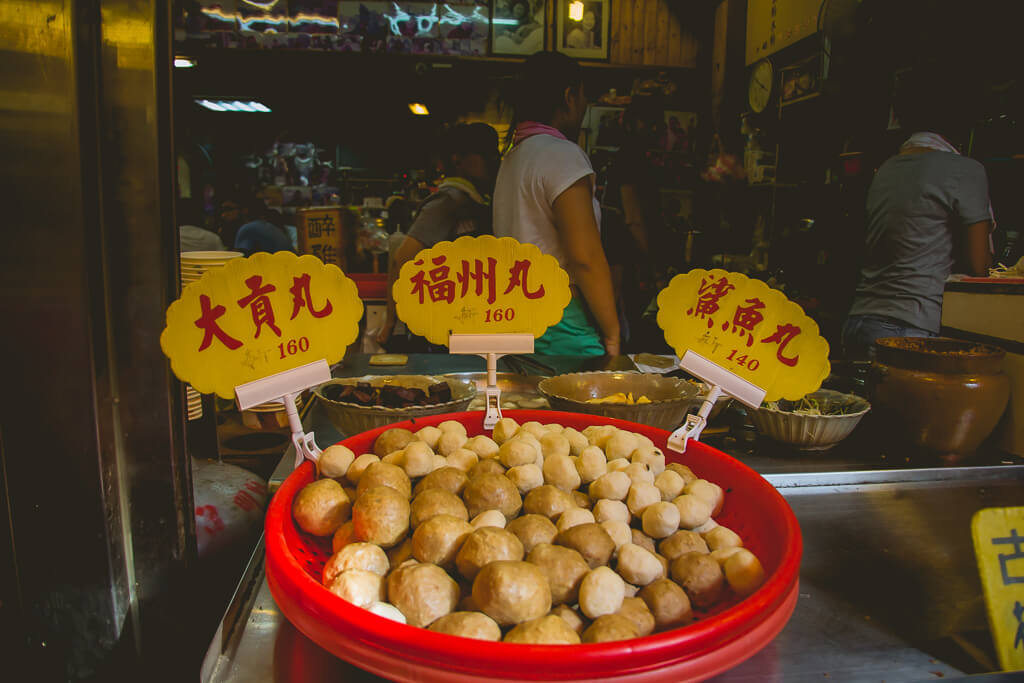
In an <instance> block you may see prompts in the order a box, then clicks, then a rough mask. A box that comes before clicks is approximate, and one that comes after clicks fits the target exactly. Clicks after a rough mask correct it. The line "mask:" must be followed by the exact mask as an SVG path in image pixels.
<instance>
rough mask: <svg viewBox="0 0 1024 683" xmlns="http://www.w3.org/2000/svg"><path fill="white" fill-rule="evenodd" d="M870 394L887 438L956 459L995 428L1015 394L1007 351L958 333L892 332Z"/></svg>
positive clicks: (881, 343)
mask: <svg viewBox="0 0 1024 683" xmlns="http://www.w3.org/2000/svg"><path fill="white" fill-rule="evenodd" d="M875 344H876V346H877V356H876V358H875V362H874V363H873V364H872V367H871V370H870V372H869V376H868V394H869V396H870V399H871V404H872V407H873V408H874V411H875V414H876V416H877V419H878V421H879V422H882V423H883V425H882V426H883V429H882V430H881V431H880V432H879V433H880V434H885V435H886V437H884V438H886V439H889V438H890V437H892V438H893V439H894V440H895V441H899V442H902V443H904V444H909V445H912V446H915V447H917V448H918V449H920V450H921V451H923V452H924V453H926V454H929V455H934V456H938V457H940V458H942V459H944V460H947V461H954V462H955V461H958V460H962V459H964V458H965V457H967V456H969V455H971V454H972V453H974V451H976V450H977V448H978V446H980V445H981V443H982V441H984V440H985V438H986V437H987V436H988V435H989V434H990V433H991V432H992V430H993V429H995V426H996V424H997V423H998V422H999V418H1000V417H1001V416H1002V414H1003V410H1005V409H1006V403H1007V401H1008V400H1009V397H1010V380H1009V378H1008V377H1007V375H1006V374H1005V373H1004V372H1003V368H1002V366H1003V357H1004V356H1005V355H1006V354H1005V352H1004V351H1003V350H1002V349H1000V348H997V347H995V346H988V345H985V344H976V343H973V342H969V341H962V340H958V339H946V338H942V337H937V338H919V337H887V338H883V339H879V340H877V341H876V342H875Z"/></svg>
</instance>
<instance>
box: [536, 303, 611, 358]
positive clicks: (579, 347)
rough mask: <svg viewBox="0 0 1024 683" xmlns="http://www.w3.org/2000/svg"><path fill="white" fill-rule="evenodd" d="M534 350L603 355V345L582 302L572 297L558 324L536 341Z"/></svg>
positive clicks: (553, 353)
mask: <svg viewBox="0 0 1024 683" xmlns="http://www.w3.org/2000/svg"><path fill="white" fill-rule="evenodd" d="M534 352H535V353H539V354H542V355H545V356H603V355H604V345H603V344H602V343H601V336H600V335H599V334H598V333H597V330H595V329H594V326H593V325H591V324H590V320H589V319H588V317H587V310H586V308H585V307H584V305H583V302H582V301H581V300H580V299H578V298H577V297H573V298H572V301H570V302H569V305H568V306H566V307H565V311H564V312H563V313H562V319H561V320H560V321H559V322H558V324H556V325H553V326H551V327H549V328H548V331H547V332H545V333H544V336H543V337H541V338H540V339H538V340H537V341H536V343H535V344H534Z"/></svg>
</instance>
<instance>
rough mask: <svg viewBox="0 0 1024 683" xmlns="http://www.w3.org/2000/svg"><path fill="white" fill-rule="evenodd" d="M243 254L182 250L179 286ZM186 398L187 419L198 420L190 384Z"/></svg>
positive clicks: (200, 409) (199, 413)
mask: <svg viewBox="0 0 1024 683" xmlns="http://www.w3.org/2000/svg"><path fill="white" fill-rule="evenodd" d="M241 256H244V254H242V253H241V252H238V251H183V252H182V253H181V288H182V289H184V288H185V287H187V286H188V285H190V284H191V283H193V282H197V281H198V280H199V279H200V278H201V277H203V274H204V273H206V271H208V270H213V269H215V268H221V267H223V266H224V264H225V263H227V262H228V261H230V260H231V259H235V258H239V257H241ZM185 396H186V397H187V398H188V419H189V421H192V420H198V419H199V418H201V417H202V416H203V404H202V397H201V396H200V395H199V392H197V391H196V390H195V389H193V388H192V386H191V385H185Z"/></svg>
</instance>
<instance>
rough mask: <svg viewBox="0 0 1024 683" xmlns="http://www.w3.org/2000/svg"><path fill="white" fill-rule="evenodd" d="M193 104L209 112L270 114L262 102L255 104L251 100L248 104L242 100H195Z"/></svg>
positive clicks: (268, 108)
mask: <svg viewBox="0 0 1024 683" xmlns="http://www.w3.org/2000/svg"><path fill="white" fill-rule="evenodd" d="M195 102H196V104H198V105H199V106H200V107H203V108H204V109H209V110H210V111H237V112H247V113H250V114H269V113H270V107H268V106H267V105H265V104H263V103H262V102H256V101H253V100H250V101H248V102H243V101H242V100H208V99H201V100H196V101H195Z"/></svg>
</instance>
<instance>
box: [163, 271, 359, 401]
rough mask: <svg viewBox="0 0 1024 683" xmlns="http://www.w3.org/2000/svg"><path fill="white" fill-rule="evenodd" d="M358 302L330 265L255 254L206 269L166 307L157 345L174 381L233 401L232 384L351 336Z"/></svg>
mask: <svg viewBox="0 0 1024 683" xmlns="http://www.w3.org/2000/svg"><path fill="white" fill-rule="evenodd" d="M362 317H363V302H362V301H361V300H360V299H359V291H358V289H357V288H356V284H355V283H354V282H353V281H352V280H351V279H349V278H348V277H346V276H345V274H344V273H342V272H341V269H340V268H338V267H337V266H334V265H325V264H324V263H323V261H321V260H320V259H318V258H316V257H315V256H308V255H307V256H296V255H295V254H293V253H291V252H279V253H276V254H265V253H259V254H254V255H253V256H250V257H249V258H244V259H243V258H238V259H232V260H231V261H228V262H227V263H226V264H225V265H224V266H223V267H222V268H218V269H216V270H211V271H208V272H207V273H206V274H205V275H203V277H202V279H200V280H199V281H197V282H193V283H192V284H190V285H189V286H188V287H186V288H185V290H184V291H183V292H182V293H181V298H179V299H178V300H177V301H175V302H174V303H172V304H171V305H170V307H169V308H168V309H167V327H165V328H164V331H163V333H162V334H161V335H160V348H162V349H163V352H164V355H166V356H167V357H168V358H170V359H171V369H172V370H173V371H174V374H175V375H177V377H178V379H180V380H181V381H183V382H188V383H190V384H191V385H192V386H193V387H194V388H195V389H196V391H198V392H200V393H204V394H208V393H216V394H217V395H218V396H220V397H222V398H234V395H235V387H236V386H238V385H240V384H245V383H246V382H251V381H252V380H256V379H260V378H262V377H267V376H269V375H273V374H276V373H278V372H283V371H285V370H291V369H292V368H296V367H298V366H300V365H305V364H307V363H312V362H313V361H316V360H320V359H321V358H323V359H325V360H326V361H327V362H328V363H337V362H338V361H340V360H341V358H342V356H344V355H345V349H346V348H347V347H348V346H349V344H351V343H352V342H354V341H355V340H356V337H358V336H359V321H360V319H361V318H362Z"/></svg>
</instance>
